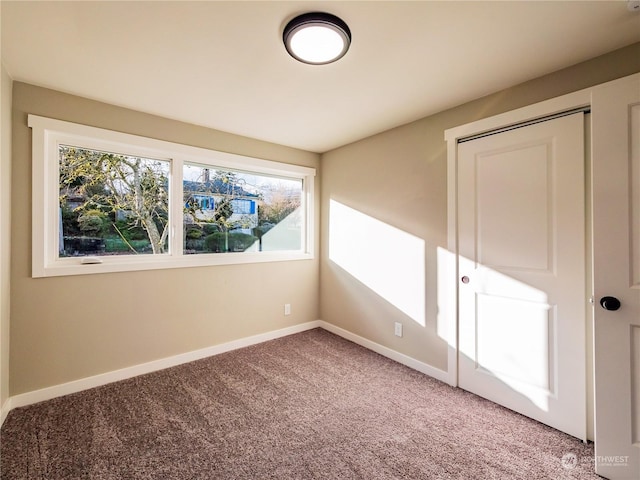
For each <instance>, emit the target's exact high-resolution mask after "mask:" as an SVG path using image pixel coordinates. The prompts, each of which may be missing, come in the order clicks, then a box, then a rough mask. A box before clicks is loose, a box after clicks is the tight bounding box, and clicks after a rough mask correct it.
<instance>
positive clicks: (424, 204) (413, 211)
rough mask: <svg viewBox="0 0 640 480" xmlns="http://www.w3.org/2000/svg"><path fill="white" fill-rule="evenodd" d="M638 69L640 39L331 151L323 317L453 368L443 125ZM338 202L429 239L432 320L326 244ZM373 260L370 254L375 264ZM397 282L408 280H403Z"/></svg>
mask: <svg viewBox="0 0 640 480" xmlns="http://www.w3.org/2000/svg"><path fill="white" fill-rule="evenodd" d="M639 71H640V43H638V44H634V45H632V46H630V47H626V48H624V49H621V50H617V51H615V52H612V53H610V54H607V55H604V56H602V57H598V58H595V59H593V60H590V61H587V62H584V63H581V64H578V65H575V66H572V67H569V68H566V69H564V70H561V71H558V72H555V73H552V74H549V75H546V76H544V77H541V78H538V79H535V80H532V81H529V82H526V83H524V84H521V85H518V86H516V87H513V88H510V89H507V90H504V91H501V92H498V93H496V94H493V95H490V96H488V97H485V98H481V99H478V100H475V101H472V102H470V103H467V104H464V105H461V106H459V107H456V108H453V109H451V110H447V111H445V112H442V113H438V114H436V115H432V116H429V117H427V118H424V119H422V120H419V121H416V122H413V123H410V124H408V125H404V126H402V127H399V128H396V129H393V130H390V131H387V132H384V133H381V134H379V135H376V136H373V137H370V138H367V139H365V140H362V141H359V142H356V143H353V144H351V145H347V146H345V147H342V148H339V149H336V150H333V151H331V152H328V153H325V154H324V155H323V156H322V206H321V209H322V220H321V245H322V250H321V270H320V275H321V283H320V317H321V318H322V319H323V320H325V321H327V322H330V323H332V324H334V325H337V326H338V327H341V328H344V329H346V330H348V331H350V332H353V333H355V334H357V335H360V336H362V337H365V338H366V339H369V340H371V341H374V342H377V343H379V344H381V345H384V346H386V347H389V348H392V349H393V350H396V351H398V352H401V353H404V354H406V355H409V356H411V357H413V358H415V359H417V360H420V361H422V362H425V363H427V364H429V365H431V366H434V367H436V368H440V369H446V368H447V355H446V344H445V342H444V341H443V340H442V339H441V338H440V337H439V336H438V334H437V325H436V315H437V312H438V305H437V301H436V300H437V295H438V288H442V286H441V285H438V284H437V273H438V272H437V256H436V253H437V249H438V248H442V249H446V246H447V188H446V185H447V153H446V144H445V141H444V131H445V130H446V129H448V128H451V127H455V126H458V125H461V124H465V123H469V122H472V121H474V120H477V119H480V118H485V117H489V116H492V115H495V114H498V113H502V112H505V111H509V110H513V109H515V108H518V107H522V106H526V105H530V104H532V103H536V102H539V101H542V100H546V99H549V98H553V97H556V96H560V95H563V94H565V93H569V92H573V91H577V90H580V89H582V88H587V87H589V86H593V85H596V84H599V83H603V82H606V81H609V80H613V79H615V78H619V77H622V76H626V75H630V74H632V73H635V72H639ZM434 95H437V92H434ZM331 200H334V201H337V202H340V203H343V204H345V205H347V206H349V207H351V208H354V209H356V210H358V211H360V212H362V213H364V214H366V215H369V216H371V217H373V218H375V219H377V220H380V221H382V222H385V223H387V224H389V225H391V226H393V227H396V228H399V229H401V230H403V231H405V232H408V233H410V234H412V235H414V236H417V237H418V238H420V239H422V240H424V243H425V257H426V261H425V278H426V325H425V326H422V325H420V324H418V323H417V322H415V321H414V320H412V319H411V318H409V317H408V316H407V315H405V314H404V313H402V311H400V310H399V309H398V308H396V307H395V306H394V305H393V304H392V303H391V302H389V301H387V300H385V299H384V298H382V297H381V296H379V295H377V294H376V293H374V292H373V291H372V290H371V289H369V288H368V287H367V286H366V285H365V284H364V283H363V282H361V281H359V280H358V279H357V278H355V277H354V276H352V275H351V274H350V273H349V272H347V271H345V270H344V269H342V268H341V267H340V266H339V265H337V264H336V263H334V262H333V261H332V260H331V258H330V251H329V248H328V246H329V240H330V236H331V231H330V229H329V224H330V212H329V202H330V201H331ZM362 240H363V241H365V240H366V239H365V238H363V239H362ZM356 254H357V252H354V255H356ZM389 254H393V252H391V253H387V252H384V251H381V252H380V255H389ZM375 260H376V259H375V258H373V259H369V260H368V261H369V263H370V264H371V266H372V267H374V268H375V265H376V261H375ZM391 281H392V282H394V283H396V284H398V285H400V286H401V285H402V282H403V281H405V280H404V279H403V278H394V279H391ZM395 321H399V322H402V323H403V324H404V328H405V334H404V337H403V338H398V337H395V336H394V329H393V323H394V322H395Z"/></svg>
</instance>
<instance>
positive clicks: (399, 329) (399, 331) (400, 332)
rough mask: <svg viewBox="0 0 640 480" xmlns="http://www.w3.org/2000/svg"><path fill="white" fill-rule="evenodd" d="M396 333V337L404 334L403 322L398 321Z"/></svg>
mask: <svg viewBox="0 0 640 480" xmlns="http://www.w3.org/2000/svg"><path fill="white" fill-rule="evenodd" d="M395 335H396V337H401V336H402V324H401V323H400V322H396V327H395Z"/></svg>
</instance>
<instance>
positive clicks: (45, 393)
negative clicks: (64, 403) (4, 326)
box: [0, 320, 321, 425]
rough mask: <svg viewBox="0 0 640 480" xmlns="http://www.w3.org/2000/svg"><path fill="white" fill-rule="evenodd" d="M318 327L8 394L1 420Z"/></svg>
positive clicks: (280, 332) (289, 329)
mask: <svg viewBox="0 0 640 480" xmlns="http://www.w3.org/2000/svg"><path fill="white" fill-rule="evenodd" d="M320 326H321V324H320V321H319V320H315V321H312V322H307V323H301V324H299V325H294V326H292V327H287V328H282V329H280V330H274V331H272V332H266V333H261V334H259V335H253V336H251V337H246V338H241V339H239V340H234V341H231V342H227V343H223V344H220V345H214V346H211V347H207V348H203V349H200V350H194V351H192V352H187V353H182V354H179V355H174V356H172V357H167V358H161V359H160V360H154V361H152V362H147V363H142V364H140V365H134V366H132V367H127V368H123V369H120V370H114V371H112V372H107V373H102V374H100V375H95V376H93V377H87V378H81V379H80V380H74V381H72V382H68V383H63V384H60V385H54V386H52V387H47V388H42V389H40V390H34V391H32V392H27V393H22V394H19V395H15V396H13V397H10V398H9V399H8V400H7V402H5V405H7V404H8V405H7V409H6V412H5V406H3V407H2V417H1V419H2V421H4V418H5V417H6V415H7V413H9V410H11V409H13V408H17V407H24V406H27V405H32V404H34V403H38V402H42V401H45V400H51V399H52V398H56V397H61V396H63V395H69V394H71V393H76V392H81V391H82V390H87V389H89V388H94V387H99V386H101V385H106V384H108V383H113V382H117V381H120V380H126V379H127V378H132V377H136V376H138V375H143V374H145V373H151V372H155V371H158V370H163V369H165V368H169V367H175V366H177V365H181V364H183V363H188V362H193V361H194V360H200V359H202V358H207V357H211V356H213V355H218V354H220V353H224V352H229V351H231V350H237V349H238V348H243V347H248V346H250V345H255V344H258V343H262V342H266V341H269V340H275V339H276V338H280V337H286V336H287V335H292V334H294V333H300V332H304V331H305V330H311V329H313V328H318V327H320ZM0 425H2V422H0Z"/></svg>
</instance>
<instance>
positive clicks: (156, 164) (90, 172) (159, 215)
mask: <svg viewBox="0 0 640 480" xmlns="http://www.w3.org/2000/svg"><path fill="white" fill-rule="evenodd" d="M59 161H60V164H59V165H60V177H59V186H60V248H59V255H60V257H69V256H87V255H138V254H162V253H166V252H167V251H168V248H169V244H168V212H169V203H168V201H169V194H168V188H169V187H168V185H169V183H168V178H169V167H170V166H169V162H168V161H162V160H154V159H150V158H140V157H131V156H126V155H119V154H115V153H110V152H103V151H99V150H91V149H86V148H79V147H74V146H67V145H61V146H60V147H59Z"/></svg>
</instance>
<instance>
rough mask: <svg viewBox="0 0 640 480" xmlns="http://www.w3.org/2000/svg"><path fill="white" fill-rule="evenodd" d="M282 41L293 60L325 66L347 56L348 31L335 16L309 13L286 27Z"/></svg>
mask: <svg viewBox="0 0 640 480" xmlns="http://www.w3.org/2000/svg"><path fill="white" fill-rule="evenodd" d="M282 40H283V41H284V45H285V47H286V48H287V52H289V55H291V56H292V57H293V58H295V59H296V60H299V61H301V62H303V63H309V64H311V65H325V64H327V63H331V62H335V61H336V60H339V59H340V58H342V57H343V56H344V54H345V53H347V50H349V45H350V44H351V31H350V30H349V27H348V26H347V24H346V23H344V22H343V21H342V20H341V19H339V18H338V17H336V16H335V15H331V14H330V13H323V12H311V13H305V14H303V15H299V16H297V17H296V18H294V19H293V20H291V21H290V22H289V23H287V26H286V27H284V32H283V34H282Z"/></svg>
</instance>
